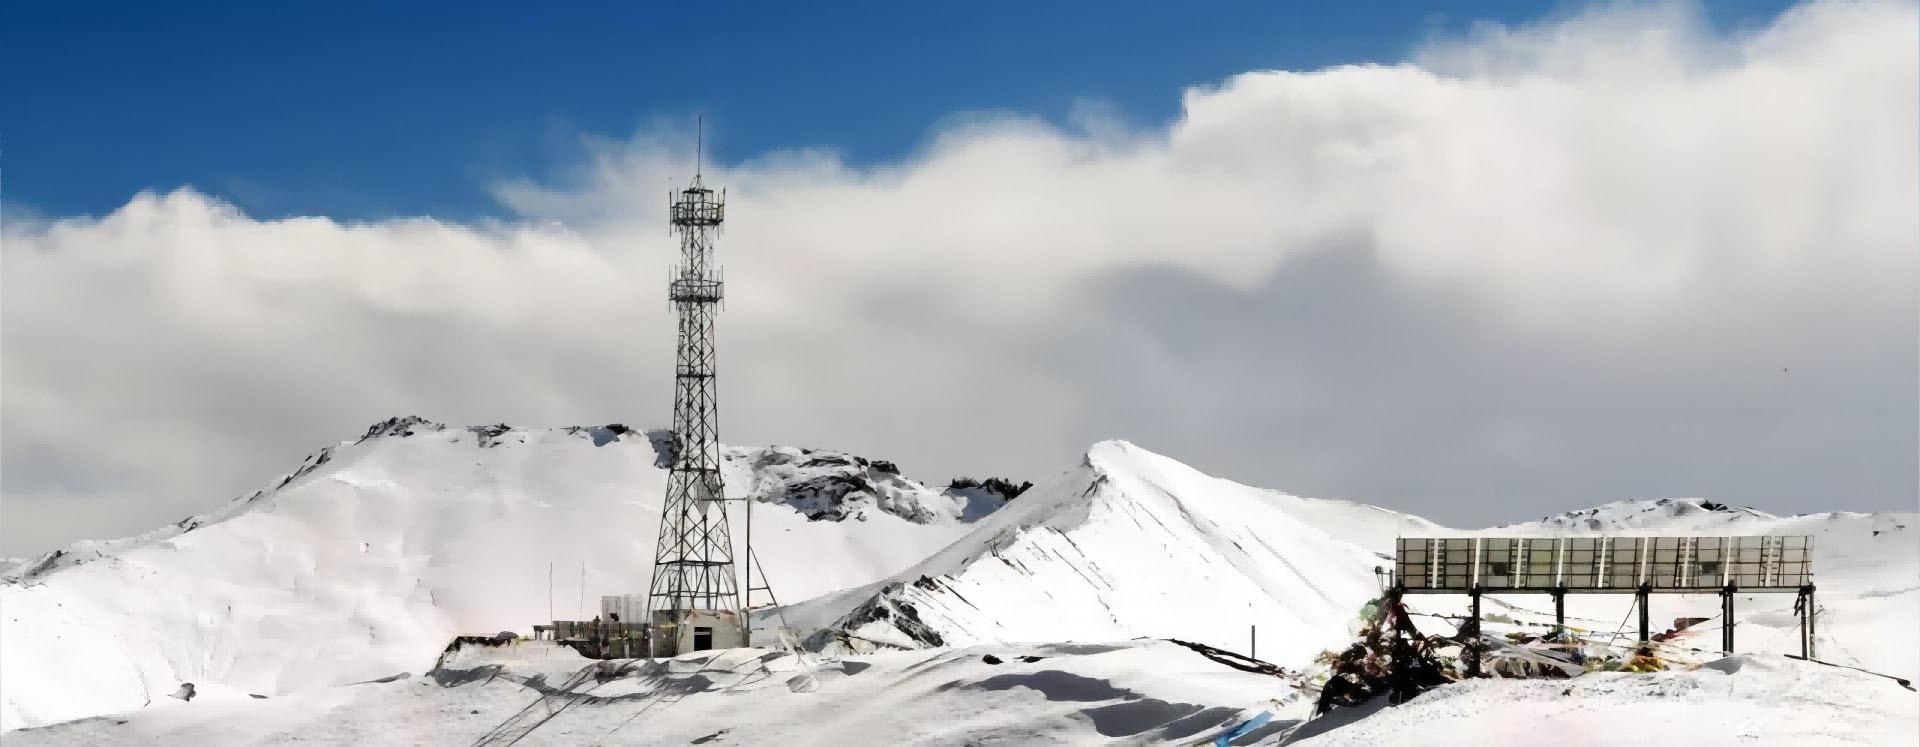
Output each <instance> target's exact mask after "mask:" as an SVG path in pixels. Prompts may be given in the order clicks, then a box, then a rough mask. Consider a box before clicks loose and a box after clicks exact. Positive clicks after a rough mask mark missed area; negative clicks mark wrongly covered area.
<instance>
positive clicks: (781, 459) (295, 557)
mask: <svg viewBox="0 0 1920 747" xmlns="http://www.w3.org/2000/svg"><path fill="white" fill-rule="evenodd" d="M658 436H659V434H657V433H656V434H654V437H653V438H649V437H648V435H647V434H642V433H638V432H635V431H632V430H629V429H627V428H625V427H623V426H619V425H609V426H597V427H578V428H561V429H553V430H527V429H514V428H509V427H507V426H505V425H497V426H480V427H473V428H449V427H446V426H444V425H441V424H438V423H433V422H430V421H427V420H425V419H422V418H417V417H407V418H394V419H391V420H387V421H384V422H382V423H377V424H375V425H374V426H373V427H372V428H370V429H368V431H367V432H366V434H365V435H363V436H362V437H361V438H360V439H359V440H357V441H352V442H344V443H341V444H338V445H335V446H331V447H328V448H326V449H323V450H321V451H319V452H318V453H316V454H314V455H312V456H311V457H309V458H308V459H307V460H306V461H305V462H304V463H303V464H302V465H301V466H300V467H299V468H298V469H296V470H295V471H294V472H292V473H290V474H288V475H286V476H285V477H283V478H281V479H279V480H276V481H274V482H273V483H271V484H269V485H268V486H266V487H263V488H262V489H260V490H258V491H255V492H254V493H252V494H250V495H248V496H245V497H243V498H240V499H238V500H235V501H233V502H231V503H229V504H227V505H225V506H223V507H221V508H220V509H218V510H216V511H214V512H211V513H209V514H206V515H201V516H193V517H189V518H187V519H183V520H181V521H180V522H177V523H175V524H173V525H170V526H167V527H164V528H162V529H160V530H157V531H154V532H150V533H148V534H145V535H142V536H139V537H132V538H127V539H120V540H112V541H104V542H80V543H76V544H74V545H72V546H70V547H67V548H64V549H62V550H59V551H56V552H53V553H49V554H48V555H46V556H43V557H41V558H38V559H35V560H33V561H31V562H26V563H22V564H19V565H16V566H13V567H11V568H9V569H8V570H7V572H6V575H5V576H4V579H0V580H3V581H4V583H0V662H4V664H0V706H3V708H0V728H5V729H12V728H16V727H19V726H23V725H28V724H34V723H47V722H51V721H58V720H63V719H69V718H77V717H82V716H90V715H96V714H100V713H108V712H113V711H118V710H126V709H131V708H138V707H141V706H143V705H145V704H147V703H150V702H151V701H152V700H153V699H155V698H157V697H160V696H162V695H165V694H166V693H170V692H172V691H173V690H174V689H175V688H177V687H179V685H180V683H181V682H197V683H224V684H225V685H228V686H231V687H234V688H239V689H244V690H246V691H247V692H251V693H257V694H263V695H274V694H279V693H284V692H289V691H293V690H299V689H303V688H311V687H320V686H327V685H339V684H346V683H351V682H357V681H363V680H368V679H373V678H376V677H383V676H387V675H391V674H393V673H395V672H402V671H416V672H417V671H423V670H424V667H426V666H427V665H429V664H431V663H432V661H433V658H434V656H435V655H437V654H438V653H439V651H440V649H441V648H442V647H444V646H445V645H446V643H447V641H448V640H449V639H450V638H451V637H452V636H454V635H459V634H492V633H494V632H497V631H501V630H516V631H520V632H522V633H523V634H524V633H527V632H528V631H529V630H530V627H531V626H532V625H533V624H535V623H539V622H543V621H545V620H550V619H553V617H555V616H558V617H561V618H562V619H566V618H571V617H577V616H586V617H591V616H592V615H594V614H597V609H598V603H599V602H598V599H599V596H600V595H602V594H622V593H644V592H645V590H646V588H647V583H648V581H649V576H650V573H651V566H652V559H653V552H654V546H655V542H656V533H657V531H658V526H659V520H660V510H661V503H662V494H663V491H664V487H665V473H664V471H663V470H662V469H661V468H660V467H659V464H660V463H662V462H663V459H662V454H661V453H660V452H659V449H658V448H657V446H658V443H657V442H659V441H661V440H662V439H660V438H659V437H658ZM723 456H724V458H725V460H726V465H725V475H724V476H725V479H726V480H727V488H728V492H729V494H730V496H731V497H752V498H753V499H754V500H755V503H756V504H757V505H758V506H760V509H759V510H758V511H756V512H755V513H754V517H753V523H754V538H753V542H754V546H755V547H756V554H757V555H759V556H760V557H761V558H762V566H763V567H764V568H765V571H766V573H767V575H768V578H769V580H770V581H771V582H772V586H773V589H774V592H775V594H777V595H780V596H781V598H782V601H787V600H793V599H804V598H808V597H812V596H816V595H820V594H824V593H827V592H832V591H835V590H838V589H843V588H847V587H857V586H860V585H862V584H866V583H870V582H873V581H875V580H878V579H882V578H885V577H887V576H888V574H891V573H893V572H895V571H898V570H900V569H902V568H905V567H907V566H908V565H911V564H912V563H914V562H917V561H919V560H921V559H922V558H924V557H925V556H926V554H927V552H929V551H930V550H931V549H932V548H937V547H939V546H941V545H943V544H946V543H948V542H950V541H952V540H953V539H955V538H957V537H959V536H961V535H962V534H963V533H964V532H965V531H966V529H967V527H968V522H972V521H975V520H977V519H978V518H979V517H980V516H982V515H985V514H988V513H990V512H991V510H992V509H993V508H996V507H998V505H999V504H1001V503H1003V502H1004V501H1005V500H1006V498H1007V496H1006V495H1003V494H1002V493H1009V492H1012V491H1013V490H1014V489H1016V488H1017V486H1007V485H1006V484H1005V483H1004V482H1002V481H997V480H996V481H992V482H993V483H994V484H995V485H998V486H1001V488H1000V490H999V492H996V491H995V490H990V489H983V488H981V487H980V486H979V485H977V484H975V483H973V482H972V481H962V482H961V484H960V486H959V487H956V488H952V489H947V488H932V487H928V486H926V485H923V484H921V483H918V482H915V481H913V480H909V479H907V478H904V477H902V476H900V475H899V474H898V470H897V469H895V468H894V467H893V466H892V465H889V464H886V463H884V462H873V461H869V460H866V459H864V458H860V457H855V456H853V455H849V454H842V453H838V452H831V451H820V450H811V449H805V450H803V449H789V448H772V449H751V448H735V447H729V448H726V449H725V450H724V454H723ZM734 534H735V541H736V543H737V542H739V541H740V540H741V536H742V533H741V532H739V531H738V530H737V529H736V531H735V533H734ZM803 558H804V559H805V560H804V562H796V561H797V560H798V559H803ZM764 601H766V600H762V599H756V600H755V602H756V603H760V602H764Z"/></svg>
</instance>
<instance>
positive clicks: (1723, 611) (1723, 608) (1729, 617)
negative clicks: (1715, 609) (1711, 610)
mask: <svg viewBox="0 0 1920 747" xmlns="http://www.w3.org/2000/svg"><path fill="white" fill-rule="evenodd" d="M1720 650H1721V651H1724V652H1726V653H1728V654H1731V653H1733V587H1732V586H1731V585H1729V586H1727V587H1726V588H1723V589H1721V590H1720Z"/></svg>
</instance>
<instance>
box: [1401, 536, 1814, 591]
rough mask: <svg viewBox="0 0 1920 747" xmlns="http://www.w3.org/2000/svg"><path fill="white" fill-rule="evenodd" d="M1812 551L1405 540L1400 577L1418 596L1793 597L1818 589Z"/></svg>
mask: <svg viewBox="0 0 1920 747" xmlns="http://www.w3.org/2000/svg"><path fill="white" fill-rule="evenodd" d="M1812 547H1813V538H1812V537H1810V536H1804V535H1747V536H1733V537H1728V536H1606V535H1602V536H1580V537H1413V538H1405V537H1403V538H1400V539H1399V540H1398V541H1397V543H1396V552H1395V558H1394V563H1395V565H1394V569H1395V574H1394V577H1395V579H1396V583H1397V584H1398V585H1399V586H1400V587H1401V588H1402V589H1403V590H1407V591H1414V592H1417V593H1462V594H1464V593H1469V592H1472V591H1474V590H1480V591H1522V592H1536V593H1547V592H1556V591H1566V592H1574V593H1599V592H1615V593H1620V592H1633V591H1637V590H1639V589H1640V588H1642V587H1643V586H1644V587H1646V588H1648V589H1649V590H1651V591H1656V592H1668V593H1702V592H1708V591H1718V590H1721V589H1724V588H1727V587H1729V586H1731V587H1732V588H1734V589H1736V590H1745V591H1792V590H1797V589H1800V588H1801V587H1805V586H1809V585H1811V584H1812V582H1813V567H1812Z"/></svg>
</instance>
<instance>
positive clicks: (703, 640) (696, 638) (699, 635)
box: [693, 628, 713, 651]
mask: <svg viewBox="0 0 1920 747" xmlns="http://www.w3.org/2000/svg"><path fill="white" fill-rule="evenodd" d="M710 648H713V628H694V629H693V650H695V651H705V650H707V649H710Z"/></svg>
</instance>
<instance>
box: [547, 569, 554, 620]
mask: <svg viewBox="0 0 1920 747" xmlns="http://www.w3.org/2000/svg"><path fill="white" fill-rule="evenodd" d="M547 622H553V561H551V560H549V561H547Z"/></svg>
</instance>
